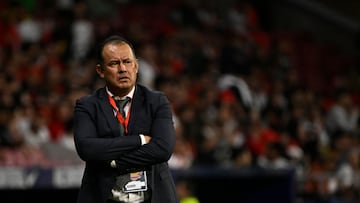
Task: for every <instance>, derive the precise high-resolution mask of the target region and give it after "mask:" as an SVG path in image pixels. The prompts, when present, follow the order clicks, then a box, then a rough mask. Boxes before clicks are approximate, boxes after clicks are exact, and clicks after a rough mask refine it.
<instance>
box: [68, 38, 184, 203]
mask: <svg viewBox="0 0 360 203" xmlns="http://www.w3.org/2000/svg"><path fill="white" fill-rule="evenodd" d="M97 57H98V64H97V65H96V72H97V73H98V75H99V76H100V77H101V78H102V79H104V80H105V82H106V86H105V87H103V88H100V89H98V90H96V91H95V92H94V93H93V94H91V95H89V96H86V97H83V98H80V99H79V100H77V102H76V106H75V115H74V117H75V129H74V141H75V146H76V149H77V152H78V154H79V156H80V158H81V159H83V160H84V161H85V162H86V166H85V171H84V175H83V180H82V185H81V188H80V191H79V195H78V200H77V202H78V203H109V202H126V203H137V202H146V203H147V202H151V203H178V202H179V200H178V197H177V194H176V189H175V184H174V181H173V179H172V176H171V173H170V170H169V168H168V165H167V161H168V160H169V158H170V156H171V154H172V152H173V148H174V145H175V130H174V126H173V120H172V111H171V107H170V103H169V101H168V99H167V98H166V96H165V95H164V94H163V93H161V92H157V91H152V90H150V89H148V88H146V87H144V86H141V85H139V84H136V80H137V73H138V69H139V67H138V62H137V60H136V57H135V53H134V49H133V48H132V46H131V44H130V43H129V42H127V41H126V40H125V39H123V38H121V37H119V36H111V37H109V38H107V39H106V40H105V41H104V42H103V43H102V44H101V46H100V49H99V52H98V56H97ZM118 98H119V99H123V98H130V102H127V104H125V106H124V107H122V106H118V105H116V103H117V100H119V99H118ZM122 108H123V109H124V111H125V115H121V114H122V113H123V112H122V111H123V109H122Z"/></svg>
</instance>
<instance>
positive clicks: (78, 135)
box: [74, 99, 141, 161]
mask: <svg viewBox="0 0 360 203" xmlns="http://www.w3.org/2000/svg"><path fill="white" fill-rule="evenodd" d="M100 114H101V113H100V111H99V110H98V109H97V108H96V105H94V104H93V103H91V102H89V101H88V100H86V99H80V100H77V101H76V105H75V110H74V119H75V127H74V142H75V147H76V150H77V153H78V155H79V157H80V158H81V159H82V160H84V161H109V160H113V159H116V158H117V157H119V156H120V155H122V154H124V153H126V152H128V151H131V150H134V149H136V148H138V147H140V145H141V140H140V138H139V137H138V136H117V137H114V136H113V135H111V130H109V131H108V132H105V134H104V132H103V133H102V135H101V136H100V133H99V126H102V127H104V125H106V124H107V123H106V122H105V120H104V119H103V118H102V119H100V117H104V116H103V115H100ZM95 118H97V119H95ZM106 133H107V135H106Z"/></svg>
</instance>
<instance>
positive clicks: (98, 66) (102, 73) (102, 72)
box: [96, 64, 104, 78]
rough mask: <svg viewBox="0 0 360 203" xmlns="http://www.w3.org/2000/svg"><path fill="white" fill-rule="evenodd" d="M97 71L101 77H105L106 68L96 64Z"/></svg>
mask: <svg viewBox="0 0 360 203" xmlns="http://www.w3.org/2000/svg"><path fill="white" fill-rule="evenodd" d="M96 72H97V74H98V75H99V76H100V78H104V69H103V67H102V66H101V65H100V64H96Z"/></svg>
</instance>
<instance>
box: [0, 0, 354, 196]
mask: <svg viewBox="0 0 360 203" xmlns="http://www.w3.org/2000/svg"><path fill="white" fill-rule="evenodd" d="M359 9H360V2H359V1H357V0H348V1H346V3H345V2H343V1H342V2H340V1H336V0H272V1H267V0H222V1H215V0H168V1H166V0H107V1H101V0H54V1H50V0H49V1H46V0H3V1H1V2H0V31H1V32H0V201H1V202H25V201H29V200H31V201H34V202H75V199H76V195H77V190H78V187H79V186H80V181H81V176H82V172H83V167H84V163H83V162H82V161H81V160H80V159H79V158H78V156H77V154H76V152H75V148H74V144H73V133H72V130H73V107H74V103H75V100H76V99H77V98H79V97H81V96H83V95H86V94H89V93H91V92H92V91H93V90H94V89H96V88H98V87H101V86H103V85H104V84H103V82H102V81H101V80H100V79H99V78H98V77H97V75H96V73H95V65H96V64H95V56H94V51H95V48H96V45H97V43H99V42H100V41H101V40H102V39H103V38H104V37H106V36H108V35H112V34H118V35H122V36H124V37H125V38H127V39H128V40H130V41H131V42H133V44H134V46H135V50H136V55H137V56H138V58H139V63H140V70H139V71H140V72H139V83H141V84H144V85H146V86H148V87H150V88H152V89H156V90H161V91H164V92H165V93H166V95H167V96H168V98H169V100H170V101H171V104H172V107H173V113H174V123H175V127H176V132H177V134H176V136H177V143H176V147H175V151H174V153H173V155H172V157H171V159H170V160H169V166H170V167H171V169H172V172H173V176H174V178H175V181H176V185H177V189H178V193H179V196H180V198H181V199H182V203H189V202H192V201H195V202H196V201H199V202H201V203H209V202H227V203H237V202H242V203H249V202H251V203H257V202H264V200H269V199H271V200H272V202H279V203H281V202H284V203H288V202H289V203H315V202H331V203H352V202H359V199H360V151H359V150H360V143H359V139H360V137H359V136H360V134H359V133H360V127H359V126H360V125H359V123H360V122H359V103H360V94H359V92H360V68H359V66H360V63H359V62H360V61H359V59H360V58H359V57H360V34H359V33H360V32H359V31H360V30H359V23H360V13H359V12H358V11H359Z"/></svg>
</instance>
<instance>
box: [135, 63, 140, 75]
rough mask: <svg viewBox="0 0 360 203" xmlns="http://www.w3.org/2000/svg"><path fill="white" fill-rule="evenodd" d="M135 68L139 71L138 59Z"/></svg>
mask: <svg viewBox="0 0 360 203" xmlns="http://www.w3.org/2000/svg"><path fill="white" fill-rule="evenodd" d="M135 69H136V71H135V72H136V74H137V73H138V72H139V63H138V60H136V61H135Z"/></svg>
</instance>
